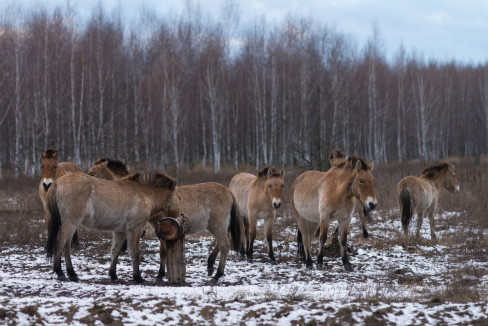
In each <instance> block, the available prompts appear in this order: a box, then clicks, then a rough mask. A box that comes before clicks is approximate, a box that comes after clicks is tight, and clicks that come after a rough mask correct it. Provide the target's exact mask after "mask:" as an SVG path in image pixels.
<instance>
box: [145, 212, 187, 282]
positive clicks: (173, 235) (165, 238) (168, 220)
mask: <svg viewBox="0 0 488 326" xmlns="http://www.w3.org/2000/svg"><path fill="white" fill-rule="evenodd" d="M161 216H162V215H161ZM151 219H153V218H151ZM190 228H191V224H190V220H189V219H188V218H187V217H186V216H184V215H181V216H179V217H177V218H172V217H165V218H162V219H160V220H159V221H158V226H157V229H156V235H157V236H158V238H159V240H160V241H161V242H163V247H164V242H165V243H166V262H165V263H166V266H167V268H168V274H167V275H168V283H169V284H174V285H176V284H183V283H185V280H186V261H185V234H186V233H187V232H188V231H189V230H190Z"/></svg>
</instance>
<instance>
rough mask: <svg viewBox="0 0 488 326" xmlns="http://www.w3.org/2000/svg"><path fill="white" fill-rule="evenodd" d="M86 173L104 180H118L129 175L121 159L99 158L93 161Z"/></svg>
mask: <svg viewBox="0 0 488 326" xmlns="http://www.w3.org/2000/svg"><path fill="white" fill-rule="evenodd" d="M87 174H88V175H91V176H92V177H97V178H100V179H105V180H119V179H122V178H123V177H125V176H127V175H129V170H127V166H126V165H125V163H124V162H122V161H119V160H112V159H110V158H101V159H98V160H97V161H95V163H94V164H93V167H92V168H91V169H90V170H89V171H88V172H87Z"/></svg>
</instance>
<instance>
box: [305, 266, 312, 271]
mask: <svg viewBox="0 0 488 326" xmlns="http://www.w3.org/2000/svg"><path fill="white" fill-rule="evenodd" d="M305 267H306V268H307V269H309V270H312V269H313V265H305Z"/></svg>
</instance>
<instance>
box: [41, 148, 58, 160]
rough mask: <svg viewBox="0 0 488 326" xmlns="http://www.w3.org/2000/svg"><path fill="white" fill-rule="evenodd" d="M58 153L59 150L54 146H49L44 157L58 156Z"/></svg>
mask: <svg viewBox="0 0 488 326" xmlns="http://www.w3.org/2000/svg"><path fill="white" fill-rule="evenodd" d="M57 155H58V151H57V150H55V149H54V148H48V149H47V150H46V152H45V153H44V155H43V157H44V158H56V157H57Z"/></svg>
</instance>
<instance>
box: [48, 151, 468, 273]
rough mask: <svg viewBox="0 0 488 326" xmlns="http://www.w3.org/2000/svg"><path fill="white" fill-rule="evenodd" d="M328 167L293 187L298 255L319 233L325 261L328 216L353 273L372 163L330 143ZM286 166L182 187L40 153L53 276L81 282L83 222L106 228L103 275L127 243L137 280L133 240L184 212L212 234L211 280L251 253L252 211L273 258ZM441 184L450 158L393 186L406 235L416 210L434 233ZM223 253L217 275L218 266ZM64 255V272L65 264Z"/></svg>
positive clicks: (369, 199)
mask: <svg viewBox="0 0 488 326" xmlns="http://www.w3.org/2000/svg"><path fill="white" fill-rule="evenodd" d="M329 160H330V164H331V168H330V169H329V170H328V171H326V172H321V171H306V172H304V173H302V174H300V175H299V176H298V177H297V178H296V179H295V181H294V182H293V184H292V185H291V188H290V203H291V210H292V212H293V215H294V217H295V219H296V223H297V228H298V231H297V243H298V254H299V257H301V259H302V260H303V262H304V263H305V266H306V267H307V268H313V262H312V256H311V248H310V247H311V243H312V239H313V237H314V235H315V236H317V235H318V236H319V253H318V255H317V258H316V259H317V260H316V267H317V268H322V266H323V261H324V245H325V243H326V240H327V235H328V230H329V225H330V222H331V221H334V220H336V221H337V228H336V230H335V234H337V236H338V240H339V246H340V255H341V259H342V262H343V265H344V268H345V270H346V271H353V267H352V265H351V263H350V262H349V258H348V255H347V250H346V249H347V234H348V230H349V224H350V222H351V218H352V214H353V212H354V210H357V211H358V213H359V216H360V219H361V222H362V227H363V236H364V237H365V238H366V237H368V231H367V229H366V218H367V217H368V216H369V212H370V211H372V210H374V209H375V208H376V206H377V204H378V202H377V199H376V194H375V187H374V177H373V174H372V172H373V168H374V163H373V162H370V163H368V162H366V161H365V160H364V159H362V158H360V157H358V156H346V155H345V154H344V152H343V151H342V150H339V149H335V150H333V151H332V152H331V153H330V155H329ZM284 187H285V182H284V170H283V169H277V168H275V167H265V168H263V169H262V170H260V171H259V172H258V173H257V174H256V175H253V174H250V173H238V174H237V175H235V176H234V177H233V178H232V180H231V182H230V184H229V187H225V186H223V185H221V184H219V183H215V182H206V183H199V184H193V185H184V186H178V185H177V181H176V179H174V178H172V177H170V176H168V175H167V174H165V173H163V172H134V173H129V171H128V170H127V167H126V165H125V164H124V163H123V162H121V161H118V160H112V159H109V158H103V159H99V160H97V161H96V162H95V164H94V166H93V167H92V168H91V169H90V170H89V171H88V173H86V174H85V173H83V171H82V169H81V168H80V167H78V166H76V165H75V164H73V163H70V162H58V158H57V151H56V150H55V149H52V148H50V149H48V150H46V152H45V153H42V178H41V182H40V184H39V196H40V198H41V201H42V203H43V208H44V212H45V217H46V221H47V226H48V238H47V244H46V253H47V257H48V259H49V260H51V259H53V257H54V259H53V270H54V272H55V273H56V274H57V277H58V279H59V280H63V281H66V280H68V278H69V280H71V281H78V276H77V274H76V272H75V270H74V268H73V264H72V262H71V245H72V239H73V241H75V240H76V237H75V235H76V231H77V228H78V227H79V226H84V227H87V228H92V229H98V230H105V231H111V232H112V247H111V255H112V257H111V264H110V269H109V276H110V278H111V280H112V281H115V280H117V272H116V267H117V261H118V257H119V254H120V252H121V250H122V247H123V244H124V241H126V243H127V245H128V249H129V255H130V258H131V261H132V274H133V275H132V276H133V279H134V281H136V282H138V283H141V282H143V281H144V280H143V278H142V276H141V272H140V270H139V261H140V252H139V242H140V238H141V236H142V235H143V232H144V230H145V226H146V224H149V225H151V226H152V227H153V229H154V230H155V231H156V230H157V224H158V222H159V220H160V219H161V218H163V217H178V216H180V215H183V214H184V215H185V216H186V217H187V218H188V219H189V222H190V225H191V227H190V231H189V233H188V234H199V233H201V232H203V231H205V230H207V231H209V232H210V233H211V234H213V236H214V237H215V239H216V245H215V248H214V249H213V250H212V252H211V253H210V255H209V257H208V260H207V271H208V276H212V275H213V277H212V279H211V281H212V282H217V281H218V280H219V278H220V277H221V276H222V275H224V272H225V264H226V260H227V256H228V254H229V251H230V250H231V249H233V250H235V251H237V252H240V254H241V255H242V256H246V257H247V260H248V262H252V261H253V244H254V240H255V238H256V228H257V221H258V219H263V220H264V231H265V237H266V241H267V244H268V255H269V259H270V262H271V263H272V264H276V258H275V256H274V253H273V241H272V239H273V223H274V220H275V218H276V214H277V210H278V209H279V208H280V207H281V206H282V200H283V194H284ZM442 188H444V189H446V190H447V191H449V192H451V193H455V194H457V193H459V183H458V182H457V179H456V174H455V171H454V165H452V164H450V163H448V162H442V163H439V164H436V165H433V166H431V167H428V168H426V169H424V170H423V171H422V173H421V175H420V176H419V177H416V176H407V177H404V178H403V179H401V180H400V181H399V182H398V185H397V195H398V200H399V205H400V215H401V223H402V227H403V232H404V236H405V237H408V228H409V223H410V220H411V219H412V216H413V215H414V214H417V236H419V232H420V227H421V225H422V218H423V216H424V215H427V216H428V217H429V220H430V227H431V236H432V238H433V239H434V238H435V232H434V212H435V209H436V205H437V201H438V198H439V192H440V191H441V189H442ZM159 249H160V267H159V272H158V275H157V279H158V280H161V279H162V278H163V277H164V275H165V261H166V244H165V242H164V241H160V248H159ZM219 253H220V257H219V264H218V267H217V271H216V273H215V275H214V272H215V269H214V264H215V261H216V258H217V256H218V255H219ZM63 254H64V259H65V264H66V272H67V274H68V278H66V276H65V274H64V272H63V269H62V267H61V258H62V256H63Z"/></svg>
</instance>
